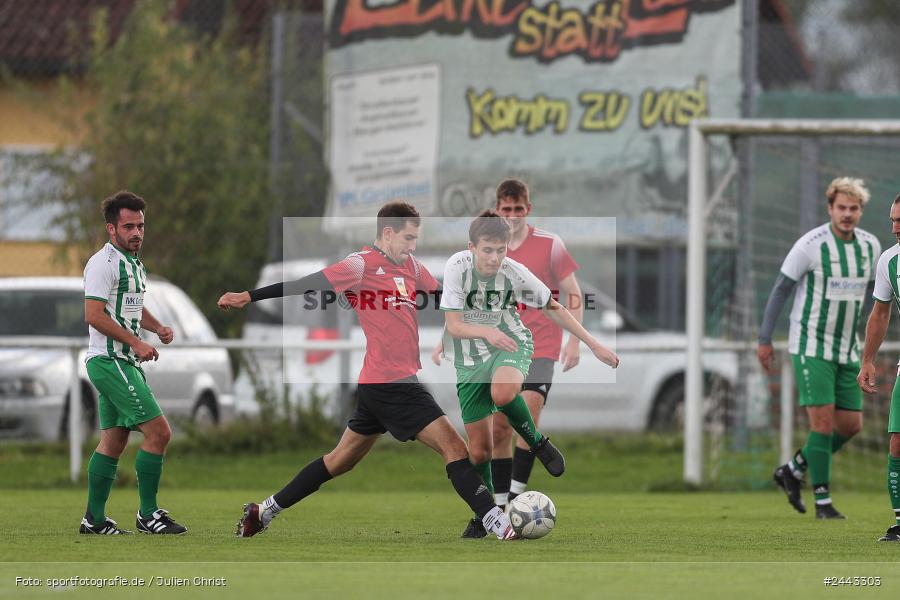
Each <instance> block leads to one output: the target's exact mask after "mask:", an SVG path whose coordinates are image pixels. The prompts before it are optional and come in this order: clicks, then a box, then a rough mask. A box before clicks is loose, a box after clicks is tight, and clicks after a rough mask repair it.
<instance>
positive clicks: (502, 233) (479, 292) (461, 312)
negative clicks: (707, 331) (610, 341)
mask: <svg viewBox="0 0 900 600" xmlns="http://www.w3.org/2000/svg"><path fill="white" fill-rule="evenodd" d="M510 235H511V233H510V229H509V224H508V223H507V222H506V220H504V219H503V218H501V217H500V216H499V215H498V214H497V213H495V212H493V211H490V210H488V211H485V212H483V213H481V214H480V215H479V216H478V217H477V218H476V219H475V220H474V221H472V224H471V225H470V227H469V248H468V250H464V251H462V252H458V253H456V254H454V255H453V256H452V257H450V260H448V261H447V266H446V268H445V270H444V282H443V286H444V289H443V294H442V296H441V310H443V311H445V312H444V315H445V318H446V322H447V326H446V330H445V335H444V343H443V349H444V350H452V356H453V360H454V365H455V366H456V381H457V384H456V390H457V394H458V395H459V403H460V407H461V408H462V418H463V423H464V424H465V428H466V434H467V435H468V438H469V459H470V460H471V461H472V463H473V464H474V465H475V467H476V469H477V470H478V471H479V473H480V474H481V476H482V478H483V479H484V481H485V484H486V485H487V486H488V488H489V490H490V492H491V496H493V495H494V490H493V486H492V482H491V456H492V452H493V444H492V435H491V433H492V426H491V419H489V418H488V417H490V416H491V415H492V414H493V413H494V412H496V411H497V410H500V411H501V412H503V413H504V414H505V415H506V417H507V418H508V419H509V423H510V425H511V426H512V427H513V429H515V430H516V432H517V433H518V434H519V435H520V436H521V437H522V439H523V440H524V441H525V442H526V443H527V444H528V446H529V447H530V448H531V451H532V452H533V453H534V455H535V457H536V458H537V459H538V460H540V461H541V463H542V464H543V465H544V467H545V468H546V469H547V471H548V472H549V473H550V474H551V475H553V476H554V477H559V476H560V475H562V473H563V471H564V470H565V461H564V459H563V457H562V454H560V452H559V450H557V449H556V447H555V446H554V445H553V444H552V443H550V440H549V439H548V438H547V437H546V436H543V435H541V433H540V432H539V431H538V430H537V428H536V427H535V425H534V420H533V419H532V416H531V413H530V412H529V410H528V405H527V404H526V403H525V400H524V399H523V398H522V396H521V395H520V394H519V392H520V391H521V389H522V383H523V382H524V381H525V376H526V375H528V368H529V366H530V365H531V353H532V350H533V348H534V345H533V343H532V338H531V332H530V331H529V330H528V328H527V327H525V325H523V324H522V320H521V319H520V318H519V314H518V311H517V304H518V303H521V304H523V305H525V306H526V307H529V308H526V310H544V311H545V314H546V315H547V316H548V317H549V318H550V319H551V320H552V321H554V322H555V323H556V324H557V325H559V326H560V327H562V328H563V329H565V330H567V331H568V332H570V333H571V334H573V335H575V336H576V337H578V338H579V339H580V340H581V341H583V342H584V343H585V344H587V346H588V348H590V349H591V352H593V354H594V356H596V357H597V358H598V359H600V360H601V361H603V362H604V363H606V364H607V365H610V366H611V367H613V368H615V367H617V366H618V364H619V358H618V356H616V354H615V353H614V352H612V351H611V350H609V349H608V348H606V346H604V345H603V344H601V343H600V342H598V341H597V340H596V339H594V337H593V336H591V334H589V333H588V332H587V331H586V330H585V329H584V327H582V326H581V324H580V323H579V322H578V321H577V320H576V319H575V317H573V316H572V314H571V313H569V311H568V310H566V308H565V307H564V306H562V305H561V304H559V303H558V302H557V301H556V300H554V299H553V298H552V295H551V293H550V290H549V288H547V286H546V285H544V283H542V282H541V281H540V280H539V279H538V278H537V277H535V276H534V275H533V274H532V273H531V271H529V270H528V269H527V268H526V267H525V266H523V265H522V264H520V263H518V262H516V261H514V260H512V259H510V258H506V250H507V245H508V244H509V239H510ZM484 535H485V532H484V531H483V529H479V522H478V520H477V519H473V520H472V521H471V522H470V524H469V527H468V528H467V529H466V531H465V533H463V537H484Z"/></svg>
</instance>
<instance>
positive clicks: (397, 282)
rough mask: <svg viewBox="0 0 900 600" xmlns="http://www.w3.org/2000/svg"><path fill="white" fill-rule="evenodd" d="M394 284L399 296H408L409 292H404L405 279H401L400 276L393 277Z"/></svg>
mask: <svg viewBox="0 0 900 600" xmlns="http://www.w3.org/2000/svg"><path fill="white" fill-rule="evenodd" d="M379 268H380V267H379ZM382 273H384V271H382ZM394 285H396V286H397V291H398V292H400V295H401V296H409V294H408V293H407V292H406V280H405V279H403V278H402V277H394Z"/></svg>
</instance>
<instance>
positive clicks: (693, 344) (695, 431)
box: [684, 119, 900, 485]
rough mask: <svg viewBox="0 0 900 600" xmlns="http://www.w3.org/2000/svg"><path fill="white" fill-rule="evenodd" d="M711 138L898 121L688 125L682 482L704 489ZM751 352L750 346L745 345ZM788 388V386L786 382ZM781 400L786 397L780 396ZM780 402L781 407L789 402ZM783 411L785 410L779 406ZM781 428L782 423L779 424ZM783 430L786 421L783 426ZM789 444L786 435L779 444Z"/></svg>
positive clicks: (890, 127) (876, 127) (885, 131)
mask: <svg viewBox="0 0 900 600" xmlns="http://www.w3.org/2000/svg"><path fill="white" fill-rule="evenodd" d="M713 135H727V136H738V135H753V136H758V137H759V136H814V137H815V136H848V137H852V136H872V135H900V121H897V120H818V119H706V120H695V121H692V122H691V124H690V127H689V130H688V207H687V219H688V232H687V282H686V283H687V286H686V287H687V301H686V329H687V372H686V375H685V413H684V480H685V481H686V482H688V483H691V484H697V485H699V484H701V483H703V419H704V415H703V394H704V372H703V361H702V351H703V343H704V342H703V338H704V324H705V319H706V315H705V309H706V299H705V290H706V251H707V248H706V242H707V231H706V223H707V220H706V214H707V211H708V210H710V206H709V204H710V203H709V195H708V186H707V184H708V177H709V172H710V169H709V151H708V138H709V136H713ZM746 343H747V344H753V345H754V346H755V340H746ZM786 383H787V382H786ZM782 396H783V397H785V396H786V395H785V394H784V393H783V394H782ZM789 401H790V400H789V395H788V399H787V400H785V399H783V400H782V402H783V403H784V402H789ZM782 410H783V411H784V410H785V407H784V406H782ZM783 426H784V423H783ZM787 426H788V427H789V426H790V425H789V421H788V425H787ZM785 437H787V442H788V443H789V442H790V430H789V429H788V431H787V433H786V434H785V433H784V432H783V435H782V440H784V439H785Z"/></svg>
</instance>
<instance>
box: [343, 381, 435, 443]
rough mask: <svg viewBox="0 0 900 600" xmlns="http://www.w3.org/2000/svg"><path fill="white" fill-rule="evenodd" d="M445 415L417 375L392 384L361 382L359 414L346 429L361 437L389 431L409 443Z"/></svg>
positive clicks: (357, 411) (358, 397)
mask: <svg viewBox="0 0 900 600" xmlns="http://www.w3.org/2000/svg"><path fill="white" fill-rule="evenodd" d="M443 416H444V411H442V410H441V408H440V407H439V406H438V405H437V402H435V401H434V398H433V397H432V395H431V393H430V392H429V391H428V390H427V389H425V386H423V385H422V384H421V383H419V380H418V379H417V378H416V376H415V375H413V376H411V377H407V378H406V379H401V380H400V381H393V382H391V383H361V384H359V386H358V387H357V388H356V411H355V412H354V413H353V416H352V417H350V420H349V421H348V422H347V427H349V428H350V429H351V430H352V431H354V432H356V433H358V434H360V435H375V434H381V433H384V432H386V431H389V432H390V433H391V435H392V436H394V437H395V438H397V439H398V440H400V441H401V442H406V441H409V440H414V439H416V436H417V435H418V434H419V432H420V431H422V430H423V429H425V428H426V427H427V426H428V425H430V424H431V423H432V422H434V421H435V420H436V419H439V418H441V417H443Z"/></svg>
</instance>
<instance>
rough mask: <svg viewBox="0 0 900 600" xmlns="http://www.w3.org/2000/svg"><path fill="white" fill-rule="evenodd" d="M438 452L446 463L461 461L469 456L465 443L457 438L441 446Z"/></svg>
mask: <svg viewBox="0 0 900 600" xmlns="http://www.w3.org/2000/svg"><path fill="white" fill-rule="evenodd" d="M440 451H441V455H442V456H443V457H444V460H445V461H447V462H453V461H456V460H462V459H464V458H468V456H469V449H468V448H466V443H465V442H464V441H463V440H462V438H460V437H459V436H457V437H456V439H451V440H450V441H449V442H447V443H446V444H443V445H442V446H441V448H440Z"/></svg>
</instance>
